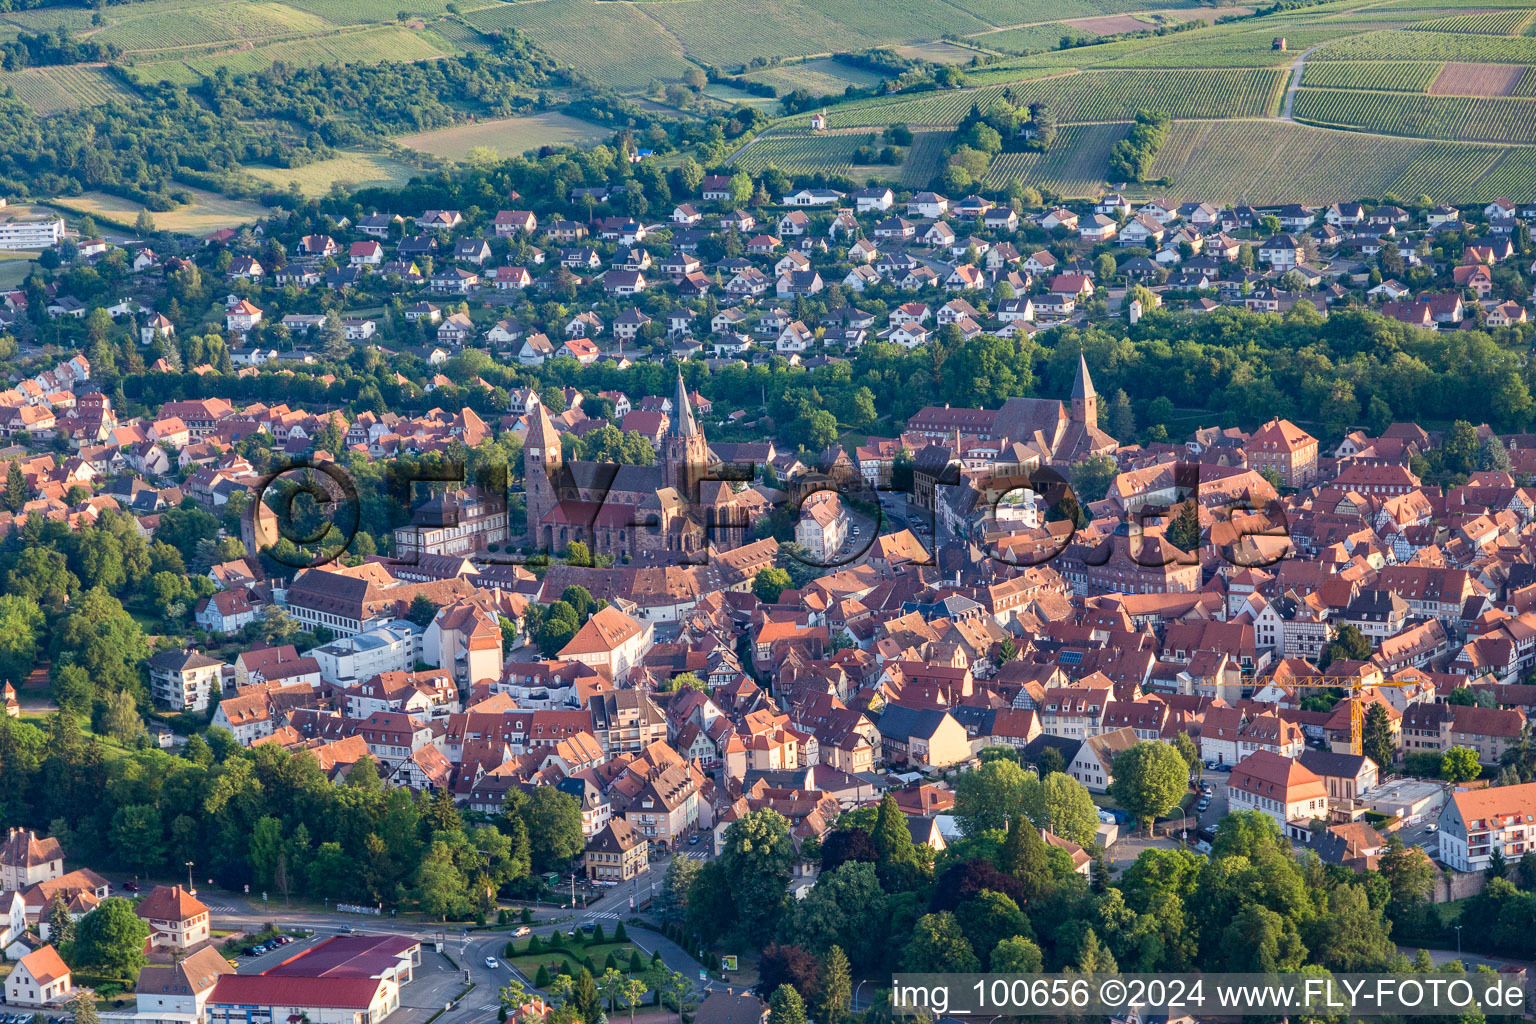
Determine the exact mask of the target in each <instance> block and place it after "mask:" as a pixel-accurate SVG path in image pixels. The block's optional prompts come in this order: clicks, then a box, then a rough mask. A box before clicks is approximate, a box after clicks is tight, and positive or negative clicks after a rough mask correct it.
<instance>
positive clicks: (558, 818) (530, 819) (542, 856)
mask: <svg viewBox="0 0 1536 1024" xmlns="http://www.w3.org/2000/svg"><path fill="white" fill-rule="evenodd" d="M523 823H524V824H525V825H527V827H528V841H529V848H530V849H529V852H530V853H531V854H532V859H533V870H535V871H548V870H549V869H550V868H553V867H555V866H557V865H560V864H564V863H565V862H567V861H569V860H571V859H572V858H574V857H575V856H576V855H577V854H578V853H580V852H581V851H582V848H583V847H584V846H585V845H586V838H585V837H584V836H583V835H582V832H581V805H580V804H578V803H577V802H576V798H575V797H573V796H571V795H570V794H569V793H563V792H561V791H560V790H558V789H556V788H555V787H554V786H535V787H534V788H533V792H532V793H531V794H529V797H528V800H527V802H526V803H524V805H523Z"/></svg>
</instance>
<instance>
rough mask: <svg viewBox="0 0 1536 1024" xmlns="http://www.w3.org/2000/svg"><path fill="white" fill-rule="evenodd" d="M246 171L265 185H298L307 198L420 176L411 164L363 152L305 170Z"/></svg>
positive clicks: (252, 167) (250, 167)
mask: <svg viewBox="0 0 1536 1024" xmlns="http://www.w3.org/2000/svg"><path fill="white" fill-rule="evenodd" d="M245 169H246V170H247V171H248V172H250V173H251V174H252V175H254V176H256V177H258V178H260V179H261V180H262V181H266V182H270V183H271V184H273V185H276V186H277V187H278V188H287V187H288V185H289V183H290V182H297V183H298V186H299V191H300V192H302V193H303V194H304V195H306V196H323V195H326V194H327V193H328V192H330V190H331V186H333V185H336V184H343V185H347V186H362V185H404V184H405V183H406V182H407V181H409V180H410V178H411V175H413V174H418V173H420V172H419V171H417V170H416V168H414V167H412V166H410V165H409V164H404V163H401V162H400V161H398V160H393V159H391V158H389V157H387V156H381V155H378V154H375V153H364V152H361V151H346V152H343V154H342V155H341V156H338V157H334V158H333V159H330V160H320V161H317V162H316V163H312V164H307V165H306V166H304V167H259V166H255V165H247V166H246V168H245Z"/></svg>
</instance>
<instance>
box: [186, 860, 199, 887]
mask: <svg viewBox="0 0 1536 1024" xmlns="http://www.w3.org/2000/svg"><path fill="white" fill-rule="evenodd" d="M196 891H197V886H195V885H193V884H192V862H191V861H187V892H196Z"/></svg>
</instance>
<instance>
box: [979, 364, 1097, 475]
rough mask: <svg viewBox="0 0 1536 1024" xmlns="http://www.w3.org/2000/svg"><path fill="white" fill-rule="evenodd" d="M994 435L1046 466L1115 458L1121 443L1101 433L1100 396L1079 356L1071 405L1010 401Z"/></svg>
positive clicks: (996, 421) (999, 415)
mask: <svg viewBox="0 0 1536 1024" xmlns="http://www.w3.org/2000/svg"><path fill="white" fill-rule="evenodd" d="M992 435H993V436H994V437H995V438H997V439H998V440H999V441H1001V442H1003V444H1004V446H1007V445H1009V444H1013V443H1018V444H1022V445H1024V447H1025V448H1027V449H1030V450H1032V451H1033V452H1034V453H1035V454H1036V456H1037V457H1038V458H1039V460H1040V461H1041V462H1042V463H1045V464H1048V465H1056V466H1070V465H1073V464H1074V463H1078V462H1081V461H1083V460H1084V459H1086V458H1088V457H1089V456H1092V455H1113V454H1114V452H1115V449H1117V448H1119V447H1120V442H1118V441H1116V440H1115V439H1114V438H1113V437H1110V436H1109V435H1108V434H1106V433H1105V432H1104V431H1102V430H1100V429H1099V393H1098V392H1097V391H1096V390H1094V387H1093V375H1092V374H1090V373H1089V372H1088V359H1087V357H1086V356H1085V355H1084V354H1083V353H1081V352H1079V353H1078V356H1077V376H1076V377H1074V378H1073V380H1072V397H1071V402H1070V404H1068V403H1064V402H1060V401H1057V400H1056V399H1053V398H1010V399H1008V400H1007V401H1006V402H1004V403H1003V407H1002V408H1001V409H999V410H997V415H996V416H995V417H993V420H992Z"/></svg>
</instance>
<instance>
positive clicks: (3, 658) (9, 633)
mask: <svg viewBox="0 0 1536 1024" xmlns="http://www.w3.org/2000/svg"><path fill="white" fill-rule="evenodd" d="M43 626H44V619H43V610H42V609H41V608H39V607H38V604H37V601H36V600H35V599H33V598H30V597H22V596H20V595H17V594H5V595H0V679H3V680H5V681H6V682H8V683H13V684H16V685H20V684H21V683H22V682H23V681H25V680H26V678H27V677H28V676H29V675H31V674H32V669H33V668H34V667H36V665H37V652H38V648H39V647H40V646H41V644H42V637H43Z"/></svg>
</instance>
